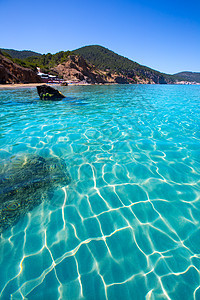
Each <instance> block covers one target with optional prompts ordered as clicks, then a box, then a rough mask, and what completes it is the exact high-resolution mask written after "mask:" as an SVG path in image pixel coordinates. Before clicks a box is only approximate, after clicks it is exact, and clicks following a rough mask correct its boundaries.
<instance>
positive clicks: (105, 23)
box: [0, 0, 200, 74]
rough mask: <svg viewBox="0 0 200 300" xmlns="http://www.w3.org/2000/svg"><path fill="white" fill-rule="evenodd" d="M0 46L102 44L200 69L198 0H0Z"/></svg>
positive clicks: (168, 65)
mask: <svg viewBox="0 0 200 300" xmlns="http://www.w3.org/2000/svg"><path fill="white" fill-rule="evenodd" d="M0 12H1V18H0V28H1V31H0V48H12V49H17V50H23V49H28V50H34V51H37V52H40V53H47V52H51V53H55V52H58V51H60V50H68V49H69V50H73V49H77V48H79V47H82V46H85V45H102V46H105V47H107V48H109V49H111V50H113V51H115V52H116V53H118V54H121V55H123V56H126V57H128V58H130V59H132V60H134V61H136V62H138V63H141V64H143V65H146V66H149V67H151V68H153V69H156V70H159V71H162V72H165V73H169V74H173V73H176V72H179V71H186V70H187V71H194V72H200V59H199V49H200V16H199V13H200V1H196V0H194V1H187V2H186V1H179V0H177V1H176V0H174V1H171V0H169V1H161V0H160V1H158V0H140V1H139V0H136V1H134V0H123V1H118V0H115V1H114V0H110V1H109V0H107V1H105V0H102V1H98V0H96V1H91V0H85V1H84V0H75V1H72V0H71V1H68V0H67V1H64V0H59V1H56V0H54V1H52V0H48V1H47V0H40V1H39V0H34V2H32V1H25V0H18V1H16V0H0Z"/></svg>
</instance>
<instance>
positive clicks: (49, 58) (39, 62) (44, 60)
mask: <svg viewBox="0 0 200 300" xmlns="http://www.w3.org/2000/svg"><path fill="white" fill-rule="evenodd" d="M0 50H1V49H0ZM13 51H14V52H9V53H11V54H12V55H13V53H14V54H15V50H13ZM1 52H2V54H3V55H4V56H5V57H7V58H9V59H10V60H12V61H13V62H14V63H16V64H18V65H20V66H21V67H24V68H30V69H32V70H33V71H37V67H40V69H41V71H42V72H48V73H52V74H53V73H54V72H52V71H51V68H53V67H55V66H57V65H58V64H60V63H62V62H64V61H66V60H67V58H68V56H69V54H70V53H71V52H70V51H60V52H58V53H56V54H51V53H47V54H43V55H42V54H40V55H36V56H34V55H31V56H28V57H25V58H23V59H20V58H16V55H14V56H15V57H13V56H12V55H11V54H9V53H8V52H7V51H5V49H2V50H1ZM17 52H18V51H17ZM22 52H23V51H22ZM24 52H31V53H35V52H32V51H24ZM36 54H37V53H36ZM18 57H19V56H18Z"/></svg>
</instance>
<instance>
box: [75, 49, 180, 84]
mask: <svg viewBox="0 0 200 300" xmlns="http://www.w3.org/2000/svg"><path fill="white" fill-rule="evenodd" d="M73 53H75V54H79V55H81V56H82V57H83V58H84V59H86V60H87V61H88V62H89V63H91V64H93V65H95V66H96V67H97V68H99V69H101V70H104V71H111V72H116V73H118V74H123V75H126V76H128V77H134V76H139V77H144V78H146V77H148V78H150V79H152V80H154V81H155V82H156V81H157V82H156V83H169V82H172V83H173V82H174V81H175V80H174V78H173V76H171V75H167V74H163V73H160V72H158V71H155V70H152V69H150V68H148V67H145V66H142V65H140V64H138V63H136V62H134V61H132V60H130V59H128V58H126V57H123V56H121V55H118V54H116V53H115V52H113V51H111V50H109V49H107V48H104V47H102V46H98V45H94V46H85V47H82V48H79V49H77V50H74V51H73Z"/></svg>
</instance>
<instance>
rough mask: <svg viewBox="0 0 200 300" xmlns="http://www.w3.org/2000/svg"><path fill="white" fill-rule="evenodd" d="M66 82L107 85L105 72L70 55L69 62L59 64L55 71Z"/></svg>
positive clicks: (80, 58) (76, 56)
mask: <svg viewBox="0 0 200 300" xmlns="http://www.w3.org/2000/svg"><path fill="white" fill-rule="evenodd" d="M53 70H54V71H56V72H57V73H58V74H59V75H60V76H62V77H63V79H64V80H66V81H73V82H80V81H83V82H85V83H91V84H94V83H105V82H107V81H106V78H105V75H104V74H103V72H101V71H99V70H97V69H96V68H94V67H93V66H91V65H89V64H88V63H87V62H86V61H85V60H84V59H83V58H82V57H81V56H78V55H70V56H69V59H68V61H66V62H64V63H62V64H59V65H58V66H56V67H55V68H54V69H53Z"/></svg>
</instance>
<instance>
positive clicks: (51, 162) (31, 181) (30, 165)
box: [0, 155, 71, 233]
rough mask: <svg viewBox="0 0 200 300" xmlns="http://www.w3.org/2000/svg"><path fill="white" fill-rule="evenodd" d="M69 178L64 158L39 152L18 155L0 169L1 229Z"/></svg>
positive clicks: (64, 183)
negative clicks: (47, 155)
mask: <svg viewBox="0 0 200 300" xmlns="http://www.w3.org/2000/svg"><path fill="white" fill-rule="evenodd" d="M70 181H71V179H70V176H69V174H68V172H67V171H66V165H65V162H64V161H63V160H61V159H58V158H56V157H53V158H43V157H41V156H39V155H34V156H33V155H30V156H27V157H21V158H18V159H15V160H13V161H11V163H10V164H5V165H4V166H2V167H1V170H0V233H1V232H3V231H4V230H6V229H7V228H9V227H11V226H13V225H14V224H16V223H17V222H18V220H19V219H20V218H21V217H22V216H24V215H25V214H27V213H28V212H29V211H30V210H32V209H33V208H34V207H36V206H38V205H39V204H40V203H42V201H43V200H45V199H48V195H50V194H51V195H52V191H53V190H54V189H55V188H57V187H59V186H60V187H62V186H65V185H68V184H69V183H70Z"/></svg>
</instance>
